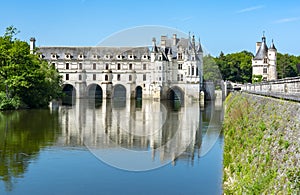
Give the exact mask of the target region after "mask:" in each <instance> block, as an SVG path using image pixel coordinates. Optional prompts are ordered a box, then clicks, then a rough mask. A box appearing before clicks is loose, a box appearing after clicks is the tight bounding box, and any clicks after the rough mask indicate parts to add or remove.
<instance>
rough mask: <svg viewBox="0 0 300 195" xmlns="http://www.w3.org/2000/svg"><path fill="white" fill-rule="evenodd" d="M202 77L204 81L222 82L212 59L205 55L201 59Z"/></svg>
mask: <svg viewBox="0 0 300 195" xmlns="http://www.w3.org/2000/svg"><path fill="white" fill-rule="evenodd" d="M203 75H204V80H206V81H218V80H222V75H221V73H220V70H219V67H218V65H217V63H216V61H215V59H214V57H212V56H210V55H207V56H204V57H203Z"/></svg>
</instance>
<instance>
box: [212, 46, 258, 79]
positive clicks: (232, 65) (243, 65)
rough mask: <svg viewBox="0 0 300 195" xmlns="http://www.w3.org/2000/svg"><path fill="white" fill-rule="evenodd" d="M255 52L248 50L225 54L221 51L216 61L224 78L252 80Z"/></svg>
mask: <svg viewBox="0 0 300 195" xmlns="http://www.w3.org/2000/svg"><path fill="white" fill-rule="evenodd" d="M252 58H253V54H252V53H251V52H248V51H242V52H238V53H232V54H227V55H224V54H223V52H221V54H220V56H219V57H216V58H215V61H216V63H217V65H218V67H219V69H220V71H221V74H222V76H223V79H224V80H229V81H233V82H251V76H252Z"/></svg>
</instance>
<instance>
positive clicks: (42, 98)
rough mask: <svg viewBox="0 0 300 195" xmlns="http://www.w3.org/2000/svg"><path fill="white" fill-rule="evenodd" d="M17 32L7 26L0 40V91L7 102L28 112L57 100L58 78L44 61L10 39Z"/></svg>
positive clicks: (21, 43)
mask: <svg viewBox="0 0 300 195" xmlns="http://www.w3.org/2000/svg"><path fill="white" fill-rule="evenodd" d="M17 32H18V31H17V30H16V28H14V27H12V26H10V27H8V28H7V29H6V32H5V34H4V36H2V37H0V83H1V84H0V90H1V91H5V94H6V97H7V99H8V100H9V99H11V98H15V97H18V98H20V100H21V101H22V102H23V103H24V104H26V105H27V106H28V107H30V108H37V107H45V106H47V105H48V103H49V101H51V100H52V99H56V98H59V97H60V96H61V94H62V92H61V88H60V84H61V77H60V76H59V74H58V72H57V70H55V68H54V67H52V66H49V65H48V63H47V62H46V61H45V60H42V59H40V58H39V56H38V55H36V54H30V50H29V45H28V43H26V42H24V41H20V40H18V39H14V38H13V37H14V36H15V35H16V33H17Z"/></svg>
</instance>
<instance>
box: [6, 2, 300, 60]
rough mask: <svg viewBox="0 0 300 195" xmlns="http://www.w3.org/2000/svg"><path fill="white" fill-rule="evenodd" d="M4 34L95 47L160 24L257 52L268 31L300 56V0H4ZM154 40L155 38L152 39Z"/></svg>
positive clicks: (216, 47)
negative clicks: (9, 29) (130, 30)
mask: <svg viewBox="0 0 300 195" xmlns="http://www.w3.org/2000/svg"><path fill="white" fill-rule="evenodd" d="M0 5H1V7H0V33H1V35H3V33H4V31H5V28H6V27H7V26H9V25H14V26H15V27H16V28H18V29H19V30H20V31H21V32H20V34H19V35H18V38H20V39H22V40H29V38H30V37H32V36H34V37H35V38H36V39H37V45H38V46H46V45H47V46H48V45H70V46H94V45H96V44H97V43H99V41H101V40H103V39H105V38H106V37H108V36H110V35H111V34H113V33H116V32H118V31H121V30H123V29H128V28H131V27H136V26H142V25H160V26H167V27H171V28H175V29H178V30H180V31H183V32H186V33H188V32H189V31H190V32H192V33H195V35H196V36H197V37H198V36H200V38H201V42H202V44H203V45H204V46H205V48H206V49H207V50H208V52H209V53H211V54H212V55H214V56H216V55H219V54H220V52H221V51H223V52H224V53H232V52H238V51H242V50H247V51H250V52H252V53H253V52H254V51H255V42H256V41H260V40H261V36H262V32H263V31H265V35H266V37H267V42H268V45H269V44H270V43H271V40H272V39H274V43H275V46H276V47H277V49H278V51H279V52H281V53H289V54H293V55H300V1H299V0H290V1H289V0H287V1H274V0H237V1H217V0H211V1H207V0H206V1H203V0H195V1H193V0H190V1H189V0H185V1H175V0H172V1H171V0H165V1H161V0H160V1H159V0H151V1H146V0H144V1H137V0H129V1H121V0H119V1H117V0H110V1H97V0H51V1H37V0H26V1H23V0H9V1H3V2H1V4H0ZM149 42H150V43H151V40H149Z"/></svg>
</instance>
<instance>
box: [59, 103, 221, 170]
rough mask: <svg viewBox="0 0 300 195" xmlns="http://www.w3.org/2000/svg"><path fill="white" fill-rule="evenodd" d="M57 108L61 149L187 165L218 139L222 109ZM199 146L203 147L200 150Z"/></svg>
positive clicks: (160, 105)
mask: <svg viewBox="0 0 300 195" xmlns="http://www.w3.org/2000/svg"><path fill="white" fill-rule="evenodd" d="M58 109H59V113H60V114H59V116H60V119H59V120H60V123H61V129H62V133H61V136H60V137H59V140H58V142H57V144H58V145H62V146H76V147H78V146H80V147H81V146H87V147H88V148H93V149H95V148H96V149H98V150H108V149H109V151H113V150H114V149H115V150H117V149H120V148H122V149H127V150H132V151H147V152H149V155H150V156H151V159H152V160H153V161H154V160H156V161H160V162H165V161H172V163H173V164H174V163H176V161H177V160H178V159H181V160H185V161H188V162H191V164H193V161H194V158H195V157H196V158H200V156H201V155H202V154H204V153H205V152H206V151H204V149H203V148H206V149H207V148H208V147H212V145H214V144H215V142H216V139H218V137H219V134H220V131H221V125H222V121H223V108H222V106H215V104H214V102H208V103H207V105H205V108H201V107H200V106H199V103H188V102H185V104H184V105H180V103H178V102H176V101H175V102H174V101H161V102H155V101H151V100H143V101H137V100H124V101H123V100H103V101H100V102H97V101H95V100H94V99H76V103H75V104H74V105H73V106H61V107H59V108H58ZM203 144H205V145H206V146H204V147H203V146H202V145H203Z"/></svg>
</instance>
